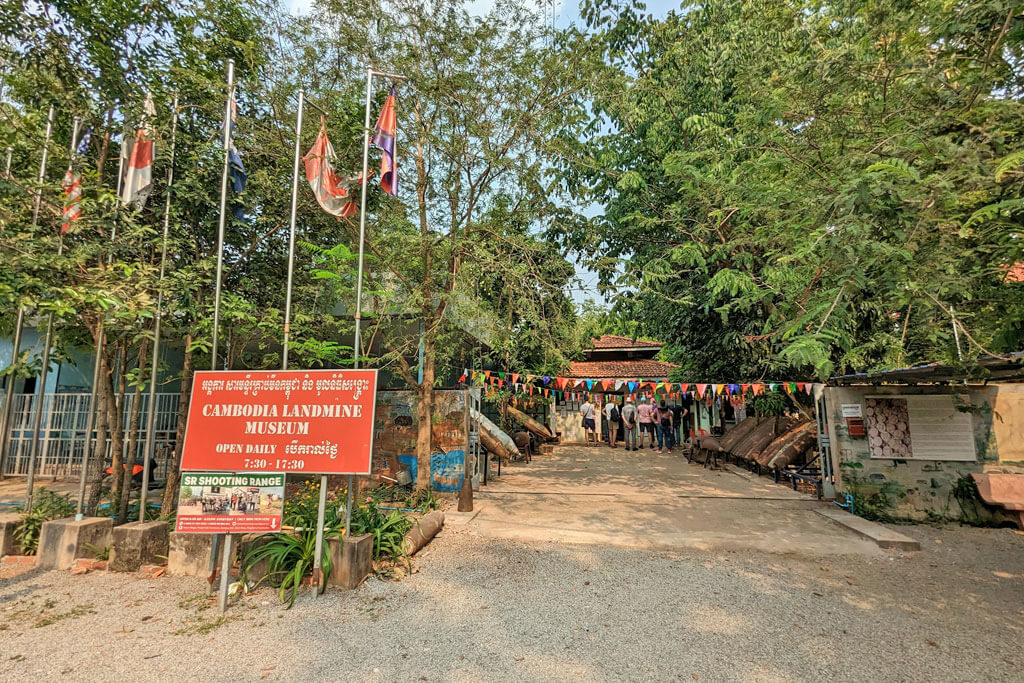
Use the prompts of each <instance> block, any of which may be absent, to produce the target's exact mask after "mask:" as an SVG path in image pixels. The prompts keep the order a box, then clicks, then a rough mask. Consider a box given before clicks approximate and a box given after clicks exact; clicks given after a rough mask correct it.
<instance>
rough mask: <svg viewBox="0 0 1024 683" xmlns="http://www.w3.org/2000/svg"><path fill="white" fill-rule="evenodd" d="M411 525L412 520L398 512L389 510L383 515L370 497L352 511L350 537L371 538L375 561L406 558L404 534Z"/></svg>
mask: <svg viewBox="0 0 1024 683" xmlns="http://www.w3.org/2000/svg"><path fill="white" fill-rule="evenodd" d="M412 524H413V522H412V520H411V519H409V518H408V517H407V516H406V515H405V514H404V513H402V512H401V511H400V510H390V511H388V513H387V514H385V513H384V511H382V510H380V509H379V508H378V507H377V503H376V502H375V501H374V500H373V497H372V496H367V497H366V501H365V502H364V503H363V504H362V505H360V506H358V507H357V508H355V509H353V510H352V535H353V536H361V535H362V534H371V535H372V536H373V559H374V560H376V561H380V560H381V559H391V560H397V559H398V558H402V557H406V553H405V534H406V532H407V531H409V529H411V528H412Z"/></svg>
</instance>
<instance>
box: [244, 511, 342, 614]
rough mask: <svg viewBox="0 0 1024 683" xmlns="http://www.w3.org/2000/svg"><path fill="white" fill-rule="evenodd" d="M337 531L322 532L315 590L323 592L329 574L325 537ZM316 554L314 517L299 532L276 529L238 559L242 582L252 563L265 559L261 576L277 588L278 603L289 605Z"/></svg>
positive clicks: (328, 552)
mask: <svg viewBox="0 0 1024 683" xmlns="http://www.w3.org/2000/svg"><path fill="white" fill-rule="evenodd" d="M338 535H339V534H338V532H337V531H327V532H325V533H324V543H323V548H322V549H321V554H320V584H319V585H318V586H317V587H316V590H317V592H319V593H323V592H324V589H325V588H326V587H327V579H328V577H330V575H331V570H332V569H333V566H334V565H333V563H332V561H331V553H330V550H329V548H328V544H327V539H328V538H330V537H332V536H338ZM314 557H316V520H315V519H314V523H313V524H312V525H309V526H306V527H304V528H303V530H302V531H297V532H292V533H288V532H280V533H276V534H268V535H267V536H264V537H263V539H261V542H260V543H259V544H258V545H257V546H256V547H255V548H253V549H252V550H250V551H249V552H248V553H246V555H245V557H244V558H243V559H242V582H243V583H245V580H246V574H247V573H248V572H249V570H250V569H251V568H252V567H253V565H255V564H257V563H259V562H261V561H263V560H267V575H266V577H264V578H265V579H266V580H267V581H268V582H269V583H270V585H272V586H276V587H277V589H278V596H279V597H280V598H281V602H282V603H284V602H287V603H288V607H289V608H290V607H291V606H292V605H293V604H295V596H296V594H297V593H298V591H299V588H300V587H301V586H302V580H303V579H305V578H306V576H308V575H310V574H311V573H312V571H313V558H314Z"/></svg>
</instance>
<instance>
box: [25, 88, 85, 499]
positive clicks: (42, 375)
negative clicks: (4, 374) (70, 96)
mask: <svg viewBox="0 0 1024 683" xmlns="http://www.w3.org/2000/svg"><path fill="white" fill-rule="evenodd" d="M79 123H80V119H79V118H78V117H77V116H76V117H75V120H74V124H73V126H72V132H71V155H72V156H74V153H75V144H76V143H77V140H76V139H75V138H77V137H78V124H79ZM52 132H53V105H52V104H51V105H50V114H49V116H48V117H47V121H46V143H45V144H44V145H43V159H42V163H41V164H40V166H39V171H40V172H39V192H38V194H36V205H35V207H34V209H33V210H32V227H35V226H36V223H37V222H38V220H39V205H40V203H41V202H42V199H43V187H42V184H43V181H44V180H45V174H46V156H47V153H48V152H49V147H50V134H51V133H52ZM68 163H69V164H70V162H68ZM69 168H70V165H69ZM63 253H64V239H63V237H61V238H59V241H58V243H57V256H58V257H59V256H60V255H61V254H63ZM52 344H53V311H50V313H49V314H48V315H47V316H46V337H45V338H44V341H43V367H42V368H40V370H39V386H38V387H37V389H36V397H37V398H36V405H35V418H34V419H33V421H32V443H31V445H30V446H29V451H28V477H27V481H26V482H25V512H31V511H32V488H33V486H34V485H35V475H36V472H35V470H36V451H37V450H38V448H39V430H40V429H41V428H42V424H43V405H44V404H45V403H46V375H47V373H48V372H49V370H50V346H51V345H52Z"/></svg>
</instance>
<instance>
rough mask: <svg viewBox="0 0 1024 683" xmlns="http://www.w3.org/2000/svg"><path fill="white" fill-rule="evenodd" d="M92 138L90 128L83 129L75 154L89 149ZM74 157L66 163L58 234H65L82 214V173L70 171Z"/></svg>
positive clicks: (83, 152)
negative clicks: (61, 214)
mask: <svg viewBox="0 0 1024 683" xmlns="http://www.w3.org/2000/svg"><path fill="white" fill-rule="evenodd" d="M91 139H92V128H89V129H87V130H86V131H85V134H84V135H82V139H81V140H79V142H78V146H77V147H75V155H76V156H77V155H81V154H85V153H86V152H87V151H88V150H89V141H90V140H91ZM73 166H74V159H72V160H71V163H69V164H68V172H67V173H65V174H64V184H63V185H62V187H63V188H64V214H63V216H62V221H61V225H60V234H62V235H66V234H67V233H68V231H69V230H70V229H71V226H72V224H73V223H74V222H75V221H77V220H78V219H79V218H80V217H81V215H82V207H81V205H80V204H79V201H81V198H82V174H81V173H74V172H72V167H73Z"/></svg>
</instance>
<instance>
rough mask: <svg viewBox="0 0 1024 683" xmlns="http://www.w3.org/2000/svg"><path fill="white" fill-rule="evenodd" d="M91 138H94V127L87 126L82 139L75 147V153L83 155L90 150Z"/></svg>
mask: <svg viewBox="0 0 1024 683" xmlns="http://www.w3.org/2000/svg"><path fill="white" fill-rule="evenodd" d="M90 140H92V128H86V129H85V134H83V135H82V139H81V140H79V141H78V147H75V154H76V155H77V156H81V155H83V154H85V153H86V152H88V151H89V141H90Z"/></svg>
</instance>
